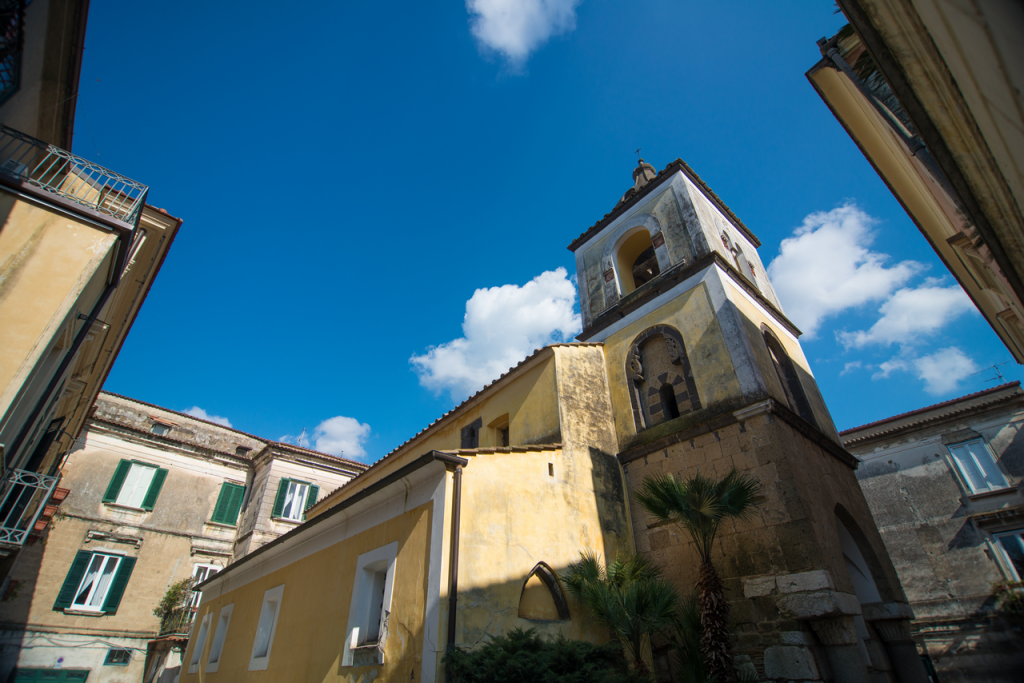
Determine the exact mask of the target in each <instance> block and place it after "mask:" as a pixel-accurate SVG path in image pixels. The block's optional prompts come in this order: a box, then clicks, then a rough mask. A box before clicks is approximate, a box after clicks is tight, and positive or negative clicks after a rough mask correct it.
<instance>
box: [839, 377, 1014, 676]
mask: <svg viewBox="0 0 1024 683" xmlns="http://www.w3.org/2000/svg"><path fill="white" fill-rule="evenodd" d="M1022 423H1024V391H1021V388H1020V386H1019V383H1017V382H1014V383H1012V384H1007V385H1003V386H1001V387H995V388H993V389H989V390H987V391H983V392H979V393H977V394H972V395H970V396H965V397H963V398H959V399H954V400H952V401H946V402H945V403H941V404H939V405H936V406H931V407H928V408H922V409H920V410H915V411H913V412H912V413H908V414H906V415H897V416H895V417H892V418H889V419H886V420H882V421H880V422H876V423H872V424H869V425H865V426H863V427H857V428H855V429H850V430H847V431H844V432H843V434H842V437H843V441H844V442H845V443H846V447H847V448H848V449H849V450H850V452H851V453H853V454H854V455H856V456H857V458H858V459H859V460H860V462H861V465H860V467H859V468H858V469H857V479H858V480H859V482H860V485H861V488H862V489H863V490H864V495H865V498H866V499H867V501H868V504H869V505H870V507H871V512H872V513H873V515H874V519H875V522H876V523H877V525H878V528H879V531H880V532H881V534H882V539H883V540H884V541H885V545H886V547H887V548H888V550H889V554H890V556H891V557H892V559H893V564H894V565H895V568H896V571H897V573H898V574H899V577H900V580H901V581H902V583H903V586H904V587H905V590H906V592H907V597H908V598H909V599H910V603H911V606H912V607H913V610H914V614H915V617H916V619H915V621H914V622H913V625H914V639H915V641H917V643H918V645H919V647H920V648H921V650H922V651H923V652H925V653H927V654H928V656H929V657H930V658H931V660H932V662H933V663H934V666H935V669H936V671H937V672H938V675H939V678H940V680H941V681H943V683H956V682H959V681H980V680H986V681H1005V682H1006V683H1009V682H1010V681H1018V680H1020V675H1021V671H1024V655H1022V654H1021V645H1022V640H1021V636H1020V633H1019V632H1014V631H1013V630H1011V628H1010V627H1009V625H1008V624H1006V623H1005V622H1003V621H1002V620H1001V619H1000V618H999V617H998V614H997V613H996V610H995V599H994V597H993V595H992V586H993V584H996V583H1001V582H1006V581H1019V580H1020V579H1021V578H1024V576H1022V572H1024V562H1021V561H1018V563H1017V565H1018V566H1015V563H1014V561H1013V559H1012V558H1011V557H1010V556H1009V555H1008V554H1007V552H1006V551H1005V549H1004V547H1003V546H1002V545H1001V544H1000V542H999V539H1000V535H1001V534H1014V533H1017V534H1020V533H1024V498H1022V495H1021V482H1022V481H1024V443H1022V440H1024V437H1021V435H1020V430H1021V425H1022ZM972 441H973V442H974V443H977V442H979V441H980V442H981V443H982V444H983V448H982V450H981V451H979V454H980V455H982V456H983V457H984V455H985V453H986V452H987V453H988V454H990V455H991V458H992V460H991V461H990V463H989V464H990V465H992V466H994V468H995V469H994V470H993V471H992V474H993V478H994V483H993V485H992V486H991V490H984V491H975V490H972V486H971V482H970V481H969V480H968V478H967V477H966V476H965V473H964V472H963V471H962V470H961V469H960V467H959V466H958V463H957V460H956V459H955V458H954V453H955V452H957V448H956V445H957V444H962V443H965V442H972ZM1004 538H1006V537H1005V536H1004ZM1006 540H1007V541H1010V540H1011V539H1010V538H1007V539H1006Z"/></svg>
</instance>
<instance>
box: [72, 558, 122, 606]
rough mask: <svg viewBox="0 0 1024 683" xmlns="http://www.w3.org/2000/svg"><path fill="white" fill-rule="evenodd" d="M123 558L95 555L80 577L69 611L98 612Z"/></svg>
mask: <svg viewBox="0 0 1024 683" xmlns="http://www.w3.org/2000/svg"><path fill="white" fill-rule="evenodd" d="M122 559H123V558H122V557H121V556H120V555H104V554H101V553H95V554H93V556H92V561H91V562H89V568H88V569H86V571H85V576H83V577H82V582H81V583H80V584H79V585H78V590H77V591H75V598H74V600H72V601H71V609H81V610H89V611H99V610H101V609H102V608H103V601H104V600H106V599H107V592H108V591H109V590H110V585H111V583H112V582H113V580H114V577H115V576H116V575H117V566H118V565H119V564H121V560H122Z"/></svg>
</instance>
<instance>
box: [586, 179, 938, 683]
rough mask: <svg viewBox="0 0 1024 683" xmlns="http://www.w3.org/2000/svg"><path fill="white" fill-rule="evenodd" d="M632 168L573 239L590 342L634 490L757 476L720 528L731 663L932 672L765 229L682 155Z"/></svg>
mask: <svg viewBox="0 0 1024 683" xmlns="http://www.w3.org/2000/svg"><path fill="white" fill-rule="evenodd" d="M633 181H634V185H633V187H631V188H629V189H628V190H627V191H626V193H625V194H624V195H623V196H622V198H621V199H620V200H619V201H618V203H617V204H616V205H615V207H614V208H613V209H612V211H611V212H610V213H608V214H605V216H604V217H603V218H602V219H601V220H599V221H598V222H597V223H595V224H594V225H593V226H591V227H590V228H589V229H588V230H586V231H585V232H584V233H583V234H582V235H580V236H579V237H578V238H576V239H575V240H574V241H573V242H572V244H570V245H569V249H570V250H571V251H572V252H573V253H574V254H575V256H576V269H577V275H578V281H579V287H580V308H581V311H582V316H583V332H582V334H581V335H580V336H579V339H580V340H581V341H590V342H602V343H603V344H604V354H605V362H606V367H607V374H608V383H609V389H610V393H611V402H612V409H613V413H614V420H615V431H616V435H617V438H618V445H619V453H618V459H619V462H620V463H621V465H622V467H623V470H624V472H625V475H626V481H627V487H628V488H629V489H630V490H633V489H635V488H637V487H638V486H640V484H641V483H642V481H643V479H644V477H645V476H647V475H649V474H662V473H665V474H672V475H674V476H676V477H677V478H680V477H683V478H685V477H688V476H690V475H692V474H694V473H696V472H698V471H700V472H702V473H704V474H708V475H711V476H716V477H721V476H724V475H725V474H726V473H727V472H728V471H729V470H731V469H733V468H736V469H738V470H740V471H743V472H746V473H748V474H751V475H752V476H755V477H756V478H757V479H758V480H759V481H760V482H761V484H762V487H763V492H764V500H763V501H762V502H761V504H760V505H759V506H758V510H757V513H756V517H755V519H754V520H752V521H747V522H743V523H737V524H736V525H734V526H731V527H730V528H729V529H725V528H724V527H723V529H722V531H721V532H720V537H719V540H718V542H717V546H718V547H719V548H720V549H719V550H718V552H717V557H716V558H715V559H714V561H715V563H716V565H717V566H718V568H719V571H720V572H721V576H722V578H723V581H724V583H725V586H726V588H727V591H728V597H729V600H730V603H731V605H732V615H733V621H734V622H735V623H736V632H737V645H736V648H735V651H734V654H735V661H736V664H737V667H738V668H741V669H748V670H749V669H751V668H752V669H754V670H756V672H757V675H758V676H760V677H761V679H779V680H782V679H785V680H793V679H803V680H826V679H834V680H836V681H840V682H842V683H845V682H847V681H849V682H851V683H852V682H854V681H856V682H857V683H862V682H863V683H866V682H867V681H868V680H871V681H876V680H878V681H884V680H890V681H915V682H918V681H921V682H922V683H923V681H926V680H927V679H926V678H924V675H925V674H924V669H923V667H922V666H921V664H920V660H919V658H918V656H917V653H916V648H915V646H914V644H913V641H912V640H910V637H909V622H908V619H910V618H912V613H911V611H910V608H909V605H908V604H907V600H906V597H905V596H904V594H903V590H902V588H901V586H900V584H899V579H898V578H897V576H896V572H895V570H894V569H893V567H892V563H891V561H890V560H889V557H888V554H887V552H886V550H885V546H884V544H883V543H882V539H881V537H880V536H879V533H878V530H877V528H876V527H875V524H874V521H873V519H872V516H871V512H870V510H869V509H868V506H867V503H866V502H865V500H864V496H863V494H862V493H861V490H860V487H859V485H858V484H857V480H856V478H855V477H854V473H853V470H854V469H855V468H856V466H857V460H856V459H855V458H854V457H853V456H852V455H850V454H849V453H847V452H846V450H845V449H844V448H843V446H842V443H841V441H840V439H839V435H838V433H837V432H836V428H835V425H834V424H833V422H832V418H831V415H830V414H829V411H828V407H827V406H826V405H825V401H824V400H823V398H822V396H821V393H820V391H819V390H818V385H817V382H816V381H815V379H814V375H813V373H812V372H811V369H810V365H809V363H808V362H807V358H806V357H805V356H804V353H803V350H802V349H801V346H800V342H799V336H800V330H798V329H797V328H796V326H795V325H793V323H792V322H791V321H790V320H789V319H788V318H786V316H785V314H784V312H783V310H782V305H781V304H780V302H779V300H778V297H777V296H776V294H775V291H774V289H773V288H772V284H771V282H770V281H769V279H768V275H767V271H766V269H765V268H764V265H763V264H762V262H761V258H760V255H759V254H758V251H757V250H758V247H760V246H761V243H760V242H759V241H758V239H757V237H756V236H755V235H754V233H753V232H752V231H751V230H750V229H749V228H748V227H747V226H746V225H744V224H743V222H742V221H741V220H740V219H739V218H738V217H737V216H736V215H735V214H734V213H733V212H732V211H731V210H730V209H729V207H727V206H726V205H725V203H724V202H723V201H722V200H721V199H720V198H719V197H718V196H717V195H716V194H715V193H714V192H712V191H711V188H709V187H708V186H707V184H706V183H704V181H702V180H701V179H700V177H699V176H697V174H696V173H694V172H693V170H692V169H691V168H690V167H689V166H687V165H686V163H685V162H683V161H682V160H680V159H677V160H676V161H674V162H672V163H671V164H669V165H668V166H667V167H666V168H665V169H663V170H662V171H660V172H655V169H654V168H653V166H651V165H650V164H648V163H646V162H644V161H643V160H642V159H641V160H640V162H639V165H638V166H637V168H636V169H635V170H634V171H633ZM631 518H632V523H633V533H634V538H635V541H636V546H637V550H638V551H640V552H644V553H647V554H649V555H650V556H651V557H652V559H654V560H655V561H656V562H657V563H658V564H659V565H661V566H662V567H663V568H664V569H665V572H666V575H667V576H668V577H669V578H670V579H671V580H672V581H673V582H675V583H676V584H677V585H678V587H679V588H681V589H682V590H684V591H685V592H689V591H690V590H691V589H692V587H693V585H694V584H695V582H696V578H697V568H698V562H697V560H696V554H695V552H694V551H693V550H692V548H691V547H690V544H689V539H688V537H685V536H683V535H680V533H679V532H678V530H675V529H674V528H672V527H667V526H663V525H658V524H656V523H655V521H654V520H651V519H648V517H647V515H646V513H645V512H644V511H643V510H642V509H641V508H639V507H638V506H636V505H632V508H631ZM851 544H852V545H851ZM858 558H859V559H858ZM865 571H866V574H867V575H866V577H865V576H863V575H864V574H865ZM864 578H866V580H867V583H865V582H864V581H863V580H862V579H864ZM868 584H870V586H869V587H868V588H866V587H865V586H866V585H868Z"/></svg>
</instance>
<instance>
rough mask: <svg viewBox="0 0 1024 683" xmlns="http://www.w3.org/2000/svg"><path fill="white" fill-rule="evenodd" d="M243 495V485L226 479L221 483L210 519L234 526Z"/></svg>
mask: <svg viewBox="0 0 1024 683" xmlns="http://www.w3.org/2000/svg"><path fill="white" fill-rule="evenodd" d="M244 497H245V487H244V486H242V485H241V484H233V483H231V482H227V481H226V482H224V483H223V484H221V486H220V494H219V495H218V496H217V504H216V505H214V506H213V516H212V517H211V518H210V521H211V522H216V523H217V524H229V525H231V526H235V525H236V524H237V523H238V512H239V510H241V509H242V498H244Z"/></svg>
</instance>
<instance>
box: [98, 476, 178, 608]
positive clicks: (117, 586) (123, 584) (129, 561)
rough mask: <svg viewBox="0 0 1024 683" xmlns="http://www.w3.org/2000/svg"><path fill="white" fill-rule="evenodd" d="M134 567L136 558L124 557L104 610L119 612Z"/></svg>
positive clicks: (112, 582) (109, 591) (104, 602)
mask: <svg viewBox="0 0 1024 683" xmlns="http://www.w3.org/2000/svg"><path fill="white" fill-rule="evenodd" d="M163 471H164V472H166V471H167V470H163ZM150 491H152V489H150ZM133 569H135V558H134V557H122V558H121V564H119V565H117V575H116V576H115V577H114V580H113V581H111V582H110V590H108V591H107V598H106V600H104V601H103V611H104V612H106V613H107V614H117V606H118V605H120V604H121V596H123V595H124V589H125V588H127V586H128V579H130V578H131V575H132V570H133Z"/></svg>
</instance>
